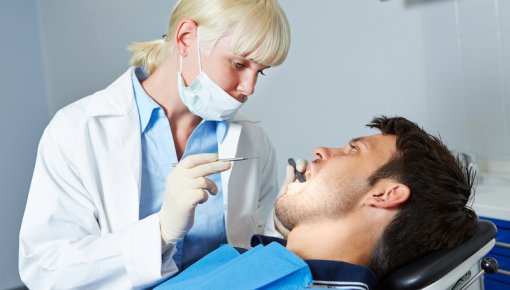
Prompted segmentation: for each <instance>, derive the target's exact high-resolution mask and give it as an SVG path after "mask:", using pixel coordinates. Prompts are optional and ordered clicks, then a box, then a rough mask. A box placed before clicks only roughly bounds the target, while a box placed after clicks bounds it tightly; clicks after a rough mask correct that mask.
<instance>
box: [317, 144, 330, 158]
mask: <svg viewBox="0 0 510 290" xmlns="http://www.w3.org/2000/svg"><path fill="white" fill-rule="evenodd" d="M329 156H330V150H329V148H326V147H317V148H315V158H317V159H321V160H326V159H328V158H329Z"/></svg>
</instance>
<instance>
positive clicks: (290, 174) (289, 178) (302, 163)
mask: <svg viewBox="0 0 510 290" xmlns="http://www.w3.org/2000/svg"><path fill="white" fill-rule="evenodd" d="M307 166H308V161H306V160H305V159H297V160H296V169H297V170H298V171H299V172H301V173H303V174H304V173H305V171H306V167H307ZM295 180H296V174H295V173H294V167H292V166H291V165H287V167H286V168H285V178H284V180H283V183H282V185H281V186H280V191H279V193H278V196H281V195H283V194H285V192H286V191H287V187H288V186H289V184H291V183H292V182H294V181H295ZM273 220H274V225H275V229H276V230H277V231H278V232H280V234H282V236H283V238H285V239H286V238H287V236H288V235H289V232H290V231H289V229H287V228H286V227H285V226H284V225H283V224H282V223H281V222H280V220H279V219H278V217H277V216H276V214H275V211H274V210H273Z"/></svg>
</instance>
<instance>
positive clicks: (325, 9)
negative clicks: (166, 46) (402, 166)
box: [39, 0, 428, 168]
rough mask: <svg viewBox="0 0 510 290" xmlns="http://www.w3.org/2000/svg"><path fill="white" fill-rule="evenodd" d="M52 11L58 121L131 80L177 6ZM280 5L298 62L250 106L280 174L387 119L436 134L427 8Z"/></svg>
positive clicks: (49, 51)
mask: <svg viewBox="0 0 510 290" xmlns="http://www.w3.org/2000/svg"><path fill="white" fill-rule="evenodd" d="M42 3H43V2H41V4H40V5H39V7H40V11H41V27H42V34H43V47H44V52H45V58H44V59H45V72H46V76H47V88H48V96H49V103H50V111H51V112H52V113H54V112H55V111H56V110H58V109H59V108H60V107H62V106H64V105H66V104H68V103H70V102H72V101H74V100H77V99H79V98H81V97H83V96H85V95H88V94H90V93H92V92H93V91H95V90H98V89H101V88H103V87H105V86H106V85H108V83H110V82H111V81H112V80H114V79H115V78H116V77H117V76H118V75H119V74H120V73H121V72H123V70H124V69H125V68H127V62H128V53H127V52H126V49H125V47H126V45H127V44H129V43H130V42H131V41H134V40H150V39H154V38H157V37H160V35H161V34H163V33H164V31H165V29H166V24H167V20H168V16H169V12H170V9H171V7H172V6H173V3H174V2H173V1H167V0H160V1H151V2H150V5H147V4H145V2H143V3H142V2H140V1H133V0H131V1H120V0H117V1H107V3H106V2H104V1H100V0H94V1H65V0H45V1H44V5H43V4H42ZM280 3H281V5H282V7H283V8H284V10H285V11H286V13H287V15H288V17H289V21H290V24H291V26H292V33H293V40H292V47H291V51H290V54H289V57H288V59H287V61H286V62H285V63H284V64H283V65H282V66H281V67H278V68H274V69H270V70H268V73H267V74H268V75H267V76H265V77H261V78H260V80H259V84H258V87H257V92H256V93H255V95H254V96H253V97H252V98H251V99H250V101H249V102H248V104H247V105H246V107H245V111H246V112H247V113H249V114H250V115H252V116H254V117H256V118H258V119H260V120H262V122H263V124H264V126H265V128H266V129H267V132H268V133H269V135H270V137H272V139H273V142H274V144H275V146H276V149H277V152H278V154H279V164H280V168H282V166H283V165H284V164H285V162H286V160H287V158H288V157H290V156H295V157H306V158H311V157H312V151H313V148H314V147H315V146H317V145H327V146H339V145H343V144H344V143H345V142H346V141H347V140H348V139H350V138H351V137H354V136H358V135H360V134H363V133H366V132H369V131H368V130H365V129H364V124H366V123H367V122H368V121H370V120H371V118H372V117H373V116H375V115H378V114H383V113H384V114H389V115H395V114H400V115H404V116H407V117H409V118H412V119H413V120H416V121H418V122H420V123H421V124H423V125H425V126H426V125H427V121H428V112H427V101H426V96H425V83H424V81H425V78H424V63H423V43H422V37H421V29H422V28H421V24H422V23H421V20H420V11H419V9H416V8H414V7H408V5H405V3H404V2H402V1H390V2H380V1H377V0H342V1H338V0H316V1H313V6H312V1H310V0H280ZM76 11H79V13H76ZM92 11H97V16H94V17H92V15H93V12H92Z"/></svg>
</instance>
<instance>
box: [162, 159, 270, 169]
mask: <svg viewBox="0 0 510 290" xmlns="http://www.w3.org/2000/svg"><path fill="white" fill-rule="evenodd" d="M260 157H261V156H253V157H232V158H222V159H218V160H217V161H221V162H234V161H243V160H248V159H256V158H260ZM177 164H179V163H172V167H175V166H177Z"/></svg>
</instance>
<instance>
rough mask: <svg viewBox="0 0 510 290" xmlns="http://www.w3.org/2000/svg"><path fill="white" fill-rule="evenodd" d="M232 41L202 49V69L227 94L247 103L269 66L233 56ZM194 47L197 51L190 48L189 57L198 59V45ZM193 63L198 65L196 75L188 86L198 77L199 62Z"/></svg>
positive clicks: (222, 40) (224, 41)
mask: <svg viewBox="0 0 510 290" xmlns="http://www.w3.org/2000/svg"><path fill="white" fill-rule="evenodd" d="M230 40H231V37H230V36H228V37H223V38H221V39H220V40H219V41H218V42H217V43H216V45H215V46H214V47H212V49H210V50H207V49H205V48H202V47H201V49H200V59H201V61H202V69H203V70H204V71H205V73H206V74H207V75H208V76H209V77H210V78H211V79H212V80H213V81H214V82H215V83H216V84H218V86H220V87H221V88H222V89H223V90H224V91H225V92H227V93H228V94H229V95H231V96H232V97H233V98H235V99H236V100H238V101H240V102H246V100H247V98H248V96H250V95H252V94H253V93H254V91H255V84H256V83H257V78H258V75H259V74H263V70H265V69H267V68H268V66H265V65H262V64H258V63H256V62H254V61H251V60H249V59H246V58H244V57H243V56H240V55H235V54H233V53H232V52H231V51H230V48H229V47H230ZM195 43H196V42H195ZM193 46H194V47H195V49H193V47H190V50H189V51H188V55H187V56H188V57H194V58H196V57H197V54H196V45H193ZM191 63H196V70H195V69H193V71H194V72H196V74H195V73H193V74H192V75H190V76H191V79H190V81H189V82H187V83H188V85H190V84H191V83H193V81H194V79H195V78H196V76H197V75H198V61H197V62H194V61H192V62H191ZM183 70H185V68H183ZM183 73H184V72H183ZM188 75H189V74H188Z"/></svg>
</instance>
